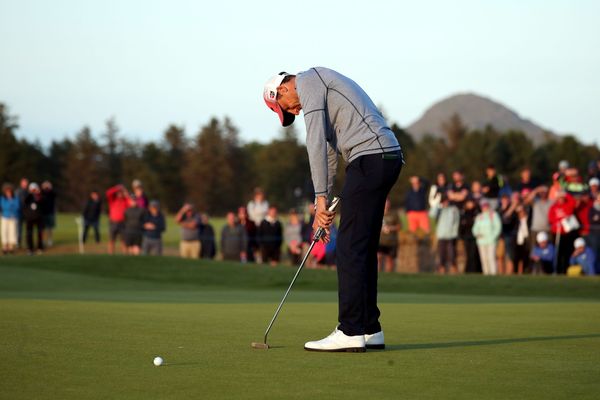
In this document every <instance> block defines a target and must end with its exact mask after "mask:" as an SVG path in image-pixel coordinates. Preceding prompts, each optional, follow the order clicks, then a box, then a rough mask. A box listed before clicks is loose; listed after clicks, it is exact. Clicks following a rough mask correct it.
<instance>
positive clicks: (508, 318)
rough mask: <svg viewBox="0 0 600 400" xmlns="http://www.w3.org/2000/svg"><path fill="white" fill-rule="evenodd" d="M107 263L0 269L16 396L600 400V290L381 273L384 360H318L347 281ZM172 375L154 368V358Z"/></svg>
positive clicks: (1, 309) (0, 306)
mask: <svg viewBox="0 0 600 400" xmlns="http://www.w3.org/2000/svg"><path fill="white" fill-rule="evenodd" d="M293 273H294V269H292V268H288V267H279V268H270V267H262V266H242V265H241V264H231V263H218V262H202V263H200V262H196V261H189V260H180V259H176V258H168V257H164V258H158V257H155V258H145V257H139V258H128V257H108V256H87V257H86V256H83V257H80V256H55V257H54V256H52V257H30V258H28V257H13V258H3V259H1V260H0V277H2V279H1V280H0V319H1V320H2V324H1V325H0V356H1V357H2V363H1V364H0V376H1V377H2V378H1V379H2V384H1V387H2V389H1V393H2V396H0V397H1V398H3V399H4V398H6V399H37V398H44V399H148V398H151V399H187V398H190V399H192V398H193V399H199V398H202V399H211V398H235V399H238V398H239V399H280V398H298V399H313V398H315V399H321V398H322V399H332V398H350V399H354V398H363V399H364V398H385V399H398V398H407V399H415V398H456V399H465V398H486V399H488V398H489V399H506V398H524V399H562V398H577V399H585V398H589V399H592V398H597V395H598V393H599V391H600V368H599V365H600V281H599V280H598V279H585V280H584V279H566V278H562V277H561V278H554V277H531V276H530V277H483V276H459V277H438V276H430V275H419V276H413V275H410V276H409V275H395V274H394V275H387V274H385V275H383V276H381V278H380V287H381V295H380V299H381V309H382V324H383V327H384V330H385V334H386V345H387V349H386V350H385V351H368V352H367V353H364V354H321V353H313V352H306V351H304V350H303V348H302V346H303V343H304V342H305V341H307V340H312V339H318V338H320V337H322V336H324V335H326V334H328V333H329V332H330V331H331V330H333V328H334V326H335V320H336V318H335V317H336V312H337V306H336V293H335V273H334V272H332V271H314V270H307V271H303V273H302V275H301V276H300V278H299V281H298V286H297V287H296V288H295V289H294V290H293V291H292V293H291V295H290V298H289V303H287V304H286V305H285V306H284V308H283V311H282V314H281V315H280V318H279V319H278V321H277V322H276V324H275V326H274V328H273V330H272V331H271V335H270V338H269V342H270V345H271V346H273V348H272V349H269V350H255V349H252V348H251V347H250V343H251V342H252V341H260V340H262V335H263V333H264V329H265V327H266V324H267V323H268V321H269V319H270V318H271V316H272V313H273V311H274V309H275V307H276V305H277V303H278V301H279V300H280V298H281V296H282V294H283V291H284V290H285V287H286V286H287V284H288V283H289V280H290V279H291V277H292V275H293ZM156 355H160V356H162V357H163V358H164V359H165V362H166V365H165V366H163V367H155V366H154V365H153V364H152V359H153V358H154V356H156Z"/></svg>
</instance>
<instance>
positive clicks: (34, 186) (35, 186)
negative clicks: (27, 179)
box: [29, 182, 40, 192]
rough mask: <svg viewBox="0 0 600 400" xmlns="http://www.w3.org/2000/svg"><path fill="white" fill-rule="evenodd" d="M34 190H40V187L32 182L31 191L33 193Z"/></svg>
mask: <svg viewBox="0 0 600 400" xmlns="http://www.w3.org/2000/svg"><path fill="white" fill-rule="evenodd" d="M34 190H40V186H39V185H38V184H37V183H35V182H31V183H30V184H29V191H30V192H32V191H34Z"/></svg>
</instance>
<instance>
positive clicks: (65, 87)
mask: <svg viewBox="0 0 600 400" xmlns="http://www.w3.org/2000/svg"><path fill="white" fill-rule="evenodd" d="M599 20H600V2H599V1H591V0H590V1H586V0H578V1H575V0H555V1H552V0H546V1H542V0H529V1H528V0H522V1H517V0H502V1H500V0H498V1H483V0H482V1H474V0H472V1H469V0H454V1H414V0H412V1H377V0H373V1H368V2H365V1H352V0H345V1H323V0H321V1H313V0H304V1H298V2H276V1H262V0H261V1H231V0H221V1H214V2H212V1H211V2H203V1H183V0H170V1H167V0H164V1H149V0H144V1H133V0H121V1H114V0H110V1H108V0H103V1H91V0H90V1H84V0H79V1H76V0H71V1H69V0H62V1H61V0H54V1H45V0H39V1H34V0H19V1H16V0H0V54H1V56H0V101H1V102H5V103H7V104H8V105H9V107H10V110H11V112H12V113H13V114H17V115H18V116H19V122H20V125H21V128H20V130H19V135H20V136H22V137H26V138H28V139H35V138H38V139H40V140H41V141H42V143H49V141H50V140H51V139H59V138H62V137H63V136H64V135H70V136H72V135H73V134H74V133H75V132H76V131H77V130H79V129H80V128H81V127H82V126H83V125H85V124H88V125H90V126H91V127H92V130H93V132H95V133H96V134H98V133H100V132H101V130H102V129H103V124H104V121H105V120H106V119H107V118H108V117H110V116H115V118H116V119H117V122H118V124H119V126H120V127H121V129H122V132H123V133H124V134H126V135H128V136H129V137H131V138H139V139H141V140H155V139H157V138H159V137H160V136H161V134H162V132H163V131H164V129H165V128H166V127H167V125H168V124H170V123H177V124H182V125H184V126H185V128H186V131H187V134H188V136H192V135H193V134H195V133H196V132H197V130H198V128H199V126H200V125H202V124H204V123H206V122H207V121H208V119H209V118H210V116H212V115H216V116H219V117H221V116H224V115H228V116H230V117H231V118H232V119H233V122H234V123H235V124H236V126H238V127H239V128H240V132H241V138H242V139H243V140H244V141H250V140H261V141H267V140H270V139H271V138H273V137H274V136H276V135H277V134H278V132H279V127H278V121H277V118H276V116H275V114H274V113H272V112H271V111H269V110H268V109H267V108H266V107H265V106H264V103H263V101H262V97H261V92H262V86H263V84H264V82H265V81H266V80H267V79H268V78H269V77H270V76H271V75H273V74H275V73H277V72H279V71H282V70H285V71H288V72H297V71H300V70H304V69H307V68H310V67H312V66H316V65H319V66H326V67H330V68H333V69H336V70H338V71H340V72H342V73H343V74H345V75H347V76H349V77H351V78H352V79H354V80H355V81H357V82H358V83H359V84H360V85H361V86H362V87H363V88H364V89H365V90H366V91H367V93H369V94H370V96H371V97H372V98H373V100H374V101H375V102H376V103H377V104H378V105H381V106H383V108H384V110H385V113H386V115H387V116H388V117H389V119H390V120H392V121H396V122H398V123H400V124H401V125H403V126H406V125H408V124H410V123H411V122H413V121H414V120H415V119H417V118H418V117H419V116H420V115H421V113H422V112H423V111H424V110H425V109H426V108H427V107H428V106H430V105H431V104H432V103H433V102H434V101H437V100H439V99H441V98H444V97H446V96H448V95H450V94H454V93H456V92H465V91H472V92H476V93H479V94H483V95H486V96H488V97H491V98H493V99H495V100H497V101H499V102H501V103H503V104H505V105H508V106H510V107H511V108H513V109H514V110H516V111H517V112H518V113H520V114H521V115H522V116H524V117H527V118H530V119H532V120H534V121H535V122H537V123H538V124H540V125H542V126H543V127H546V128H550V129H552V130H554V131H556V132H559V133H565V132H571V133H575V134H576V135H577V136H578V137H579V138H581V139H582V140H584V141H585V142H588V143H589V142H596V143H598V142H599V140H598V139H599V138H600V112H599V111H598V107H599V105H600V78H599V73H600V50H599V49H600V24H599V23H598V21H599ZM298 128H300V132H301V135H303V134H304V127H303V125H302V124H299V126H298Z"/></svg>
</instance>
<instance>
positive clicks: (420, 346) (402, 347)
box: [385, 333, 600, 351]
mask: <svg viewBox="0 0 600 400" xmlns="http://www.w3.org/2000/svg"><path fill="white" fill-rule="evenodd" d="M589 338H600V333H590V334H587V335H564V336H532V337H523V338H510V339H488V340H465V341H458V342H439V343H414V344H393V345H388V344H386V345H385V351H408V350H425V349H448V348H452V347H471V346H493V345H499V344H512V343H529V342H545V341H551V340H573V339H589Z"/></svg>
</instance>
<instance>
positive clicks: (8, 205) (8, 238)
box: [0, 183, 21, 254]
mask: <svg viewBox="0 0 600 400" xmlns="http://www.w3.org/2000/svg"><path fill="white" fill-rule="evenodd" d="M0 209H1V210H2V216H1V217H0V238H1V241H2V253H3V254H11V253H14V251H15V247H16V246H17V224H18V221H19V216H20V215H21V202H20V200H19V198H18V197H17V196H15V190H14V187H13V185H11V184H10V183H5V184H4V185H2V195H1V196H0Z"/></svg>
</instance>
